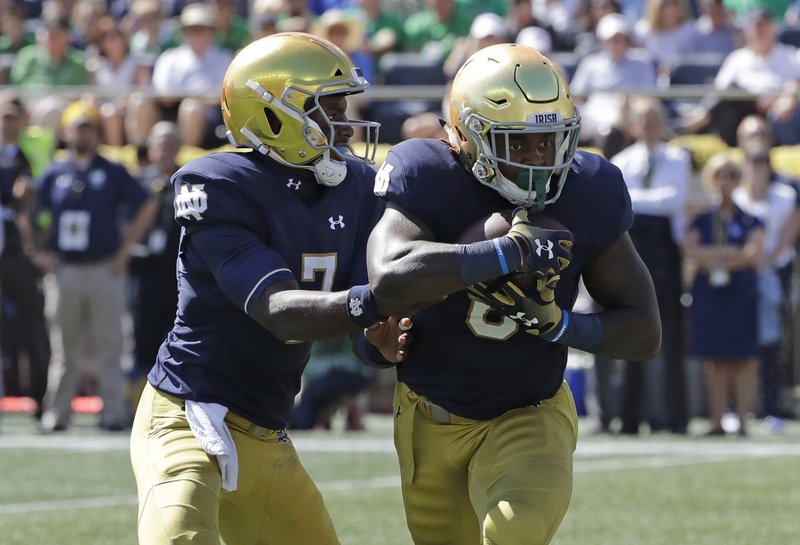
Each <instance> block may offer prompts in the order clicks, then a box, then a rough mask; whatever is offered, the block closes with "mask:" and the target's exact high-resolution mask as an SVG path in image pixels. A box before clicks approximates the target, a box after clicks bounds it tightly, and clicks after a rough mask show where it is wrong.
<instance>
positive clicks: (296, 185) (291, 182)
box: [286, 178, 300, 191]
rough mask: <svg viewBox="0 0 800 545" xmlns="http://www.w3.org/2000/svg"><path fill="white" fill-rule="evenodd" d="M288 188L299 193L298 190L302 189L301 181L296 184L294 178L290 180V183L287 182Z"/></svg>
mask: <svg viewBox="0 0 800 545" xmlns="http://www.w3.org/2000/svg"><path fill="white" fill-rule="evenodd" d="M286 187H288V188H289V189H294V190H295V191H297V190H298V189H300V181H299V180H298V181H296V182H295V181H294V178H289V181H288V182H286Z"/></svg>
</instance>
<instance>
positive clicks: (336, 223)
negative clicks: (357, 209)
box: [328, 214, 344, 230]
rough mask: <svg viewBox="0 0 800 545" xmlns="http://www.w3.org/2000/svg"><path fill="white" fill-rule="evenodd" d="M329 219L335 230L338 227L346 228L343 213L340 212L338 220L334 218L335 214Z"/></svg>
mask: <svg viewBox="0 0 800 545" xmlns="http://www.w3.org/2000/svg"><path fill="white" fill-rule="evenodd" d="M328 221H329V222H330V224H331V229H333V230H335V229H336V228H337V227H338V228H339V229H344V216H342V215H341V214H339V219H338V220H334V219H333V216H331V217H329V218H328Z"/></svg>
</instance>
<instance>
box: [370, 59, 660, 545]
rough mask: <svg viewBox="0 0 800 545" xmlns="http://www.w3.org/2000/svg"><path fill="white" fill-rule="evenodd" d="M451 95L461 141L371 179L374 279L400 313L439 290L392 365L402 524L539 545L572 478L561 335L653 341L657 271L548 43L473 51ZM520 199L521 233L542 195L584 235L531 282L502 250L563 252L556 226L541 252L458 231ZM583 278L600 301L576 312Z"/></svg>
mask: <svg viewBox="0 0 800 545" xmlns="http://www.w3.org/2000/svg"><path fill="white" fill-rule="evenodd" d="M448 104H449V105H450V119H451V123H450V126H448V127H447V131H448V134H449V142H445V141H439V140H432V139H415V140H409V141H406V142H403V143H401V144H398V145H397V146H395V147H394V148H392V150H390V152H389V154H388V156H387V158H386V161H385V162H384V163H383V165H382V166H381V167H380V169H379V170H378V174H377V175H376V180H375V191H376V193H377V194H378V195H381V196H383V197H384V199H385V200H386V201H387V203H388V204H387V208H386V211H385V213H384V215H383V217H382V219H381V220H380V222H379V223H378V225H377V226H376V228H375V230H374V231H373V233H372V235H371V237H370V240H369V245H368V249H367V261H368V268H369V274H370V283H371V286H372V290H373V292H374V294H375V296H376V297H377V298H378V299H379V300H380V301H381V302H382V304H385V305H387V308H386V310H387V311H388V312H391V313H393V314H396V315H398V316H400V315H405V313H406V312H407V311H408V310H409V309H410V310H413V307H414V305H416V304H418V303H421V302H424V301H436V300H439V302H438V303H436V304H433V305H431V306H429V307H426V308H424V309H423V310H420V311H419V312H417V313H416V314H414V316H413V320H414V344H413V346H412V347H411V348H410V349H409V353H408V354H407V355H406V358H405V360H404V361H403V363H402V364H400V365H398V366H397V375H398V379H399V382H398V386H397V389H396V391H395V446H396V449H397V453H398V457H399V462H400V469H401V474H402V490H403V499H404V506H405V511H406V517H407V521H408V527H409V529H410V531H411V535H412V537H413V540H414V543H416V544H417V545H423V544H424V545H433V544H445V543H484V544H489V543H503V544H506V545H508V544H525V545H530V544H545V543H548V542H549V541H550V540H551V539H552V537H553V535H554V533H555V532H556V530H557V528H558V526H559V524H560V522H561V520H562V518H563V517H564V514H565V513H566V510H567V507H568V505H569V501H570V497H571V493H572V456H573V452H574V449H575V445H576V439H577V434H578V430H577V415H576V410H575V404H574V401H573V399H572V394H571V393H570V391H569V387H568V385H567V384H566V382H565V381H564V369H565V366H566V359H567V348H568V347H570V346H571V347H575V348H579V349H581V350H585V351H589V352H594V353H599V354H605V355H608V356H610V357H615V358H623V359H625V358H628V359H630V358H633V359H649V358H652V357H654V355H655V354H656V353H657V351H658V348H659V344H660V322H659V316H658V310H657V304H656V301H655V296H654V291H653V285H652V280H651V278H650V276H649V274H648V272H647V269H646V268H645V267H644V265H643V264H642V262H641V260H640V258H639V256H638V255H637V253H636V251H635V249H634V248H633V246H632V244H631V241H630V238H629V237H628V235H627V233H626V230H627V229H628V227H630V225H631V220H632V212H631V203H630V199H629V196H628V193H627V189H626V186H625V182H624V181H623V179H622V176H621V175H620V172H619V170H618V169H617V168H616V167H614V166H613V165H612V164H611V163H609V162H608V161H606V160H604V159H603V158H601V157H599V156H597V155H594V154H591V153H586V152H583V151H576V143H577V140H578V132H579V130H580V116H579V113H578V111H577V109H576V108H575V106H574V105H573V102H572V100H571V97H570V94H569V90H568V88H567V84H566V82H565V80H564V78H563V76H562V75H561V73H560V72H559V71H558V69H556V68H555V67H554V66H553V64H552V63H551V62H550V61H549V60H548V59H547V58H545V57H544V56H542V55H541V54H540V53H539V52H538V51H536V50H535V49H532V48H529V47H526V46H520V45H515V44H500V45H495V46H491V47H487V48H485V49H483V50H481V51H478V52H477V53H475V54H474V55H473V56H472V57H471V58H470V59H469V60H467V62H466V63H465V64H464V66H463V67H462V68H461V69H460V71H459V72H458V74H457V75H456V77H455V79H454V81H453V83H452V88H451V91H450V96H449V100H448ZM514 207H519V208H518V209H517V210H516V211H515V212H514V216H513V217H514V224H513V225H512V227H511V232H510V233H509V234H512V232H513V231H514V230H515V229H517V228H518V226H520V225H524V224H526V223H528V222H527V221H526V219H527V218H528V214H529V213H530V214H531V219H530V221H531V222H533V220H534V219H535V214H537V213H540V212H541V213H542V214H544V215H546V216H548V217H549V218H552V219H554V220H557V221H558V222H559V223H560V224H561V225H563V226H565V227H566V228H567V229H568V230H569V232H571V233H572V235H573V237H574V242H573V244H572V246H571V248H570V246H569V245H568V244H567V245H566V247H567V248H568V249H569V250H570V251H569V252H568V253H567V254H566V255H564V256H562V258H561V259H559V260H558V263H553V264H552V266H551V267H549V268H547V267H546V266H545V267H541V268H540V267H539V266H538V265H536V266H532V267H531V268H532V269H534V270H535V271H539V272H540V273H542V274H539V275H534V276H533V277H529V280H530V279H531V278H532V279H533V280H535V281H533V282H531V283H530V285H529V286H528V287H526V288H522V287H520V286H521V285H522V284H520V285H518V283H517V278H518V277H516V276H513V275H511V276H509V275H503V276H501V275H500V274H497V272H498V266H497V264H498V263H499V264H500V265H499V269H500V270H501V271H502V273H506V272H509V273H511V272H513V270H514V269H519V268H520V261H519V260H522V261H523V262H529V263H531V262H533V263H534V264H535V262H536V258H537V257H538V258H539V260H540V263H539V265H541V264H542V262H541V260H543V259H547V258H549V259H553V257H554V256H553V254H555V253H557V252H556V251H552V252H550V251H548V249H549V250H557V249H558V247H559V244H558V243H559V242H560V241H563V240H564V238H563V236H562V235H561V234H560V233H559V231H549V232H547V231H539V232H538V235H540V238H539V240H538V242H537V241H536V240H534V242H535V244H534V245H533V248H532V254H531V253H530V252H528V251H525V249H524V248H522V247H519V248H518V249H520V250H521V251H520V252H517V253H513V255H512V253H509V251H508V250H509V247H507V246H504V244H503V243H504V238H506V237H502V236H501V237H498V238H495V239H492V240H489V241H486V242H485V243H484V246H483V247H478V246H476V244H475V243H473V244H466V245H465V244H460V243H458V241H459V240H460V238H461V237H462V235H463V234H464V233H465V232H469V231H470V230H471V229H474V225H475V224H479V222H481V221H484V219H485V218H486V217H487V215H489V214H490V213H492V212H496V211H503V210H508V209H510V208H514ZM533 232H536V231H535V229H533ZM553 233H556V235H555V239H554V238H553ZM554 243H555V244H554ZM561 245H562V246H563V245H564V244H563V242H562V243H561ZM512 249H513V248H512ZM476 256H483V257H484V259H483V260H479V259H476ZM532 260H533V261H532ZM545 265H546V264H545ZM522 270H525V269H524V268H523V269H522ZM545 273H546V274H545ZM493 276H500V279H499V280H497V281H494V282H489V280H490V279H491V278H492V277H493ZM509 278H510V280H509ZM581 278H582V279H583V281H584V283H585V285H586V287H587V289H588V291H589V293H590V294H591V295H592V296H593V297H594V299H595V300H596V301H597V302H598V303H599V304H600V305H601V306H602V308H603V310H602V311H600V312H597V313H595V314H575V313H572V312H571V310H570V308H571V306H572V304H573V303H574V301H575V297H576V293H577V289H578V282H579V280H580V279H581ZM465 288H468V289H465ZM442 298H444V300H442ZM375 359H376V362H377V361H378V358H377V357H376V358H375ZM386 363H387V364H388V362H386Z"/></svg>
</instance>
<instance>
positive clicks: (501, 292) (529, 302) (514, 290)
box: [467, 275, 562, 340]
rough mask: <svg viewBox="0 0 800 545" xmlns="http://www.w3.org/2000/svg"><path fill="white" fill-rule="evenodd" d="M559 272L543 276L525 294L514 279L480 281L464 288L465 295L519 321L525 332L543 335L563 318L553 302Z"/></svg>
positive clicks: (551, 331) (551, 332)
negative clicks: (534, 288)
mask: <svg viewBox="0 0 800 545" xmlns="http://www.w3.org/2000/svg"><path fill="white" fill-rule="evenodd" d="M557 283H558V276H555V275H554V276H552V277H550V278H548V279H545V280H544V281H543V284H542V288H543V289H541V290H538V291H535V292H533V294H532V295H531V296H529V297H528V296H526V295H525V294H524V293H523V292H522V290H521V289H520V288H519V287H518V286H517V285H516V284H514V283H513V282H511V281H508V282H505V283H503V284H500V285H497V284H496V283H494V284H493V285H491V286H490V285H487V284H484V283H483V282H479V283H477V284H474V285H472V286H470V287H468V288H467V295H468V296H469V298H470V299H472V300H473V301H478V302H481V303H484V304H486V305H488V306H489V307H490V308H493V309H494V310H496V311H498V312H500V313H501V314H503V315H505V316H508V317H509V318H511V319H512V320H514V321H515V322H516V323H518V324H519V325H520V326H522V328H523V329H524V331H525V332H526V333H530V334H531V335H537V336H541V337H542V338H544V339H547V340H549V339H548V337H553V336H554V335H555V332H556V331H555V330H556V328H557V326H558V325H559V324H560V323H561V320H562V310H561V308H559V306H558V305H556V301H555V291H554V289H555V286H556V284H557Z"/></svg>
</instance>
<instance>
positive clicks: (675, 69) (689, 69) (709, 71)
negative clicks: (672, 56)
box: [669, 53, 725, 85]
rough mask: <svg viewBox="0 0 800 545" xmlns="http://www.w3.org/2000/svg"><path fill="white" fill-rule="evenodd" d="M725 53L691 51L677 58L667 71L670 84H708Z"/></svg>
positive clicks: (712, 79) (717, 70)
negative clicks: (689, 53)
mask: <svg viewBox="0 0 800 545" xmlns="http://www.w3.org/2000/svg"><path fill="white" fill-rule="evenodd" d="M724 60H725V55H721V54H719V53H692V54H691V55H684V56H681V57H679V58H678V60H677V61H676V62H675V64H673V65H672V69H671V70H670V73H669V84H670V85H708V84H710V83H712V82H713V81H714V77H715V76H716V75H717V72H719V67H720V66H721V65H722V61H724Z"/></svg>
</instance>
